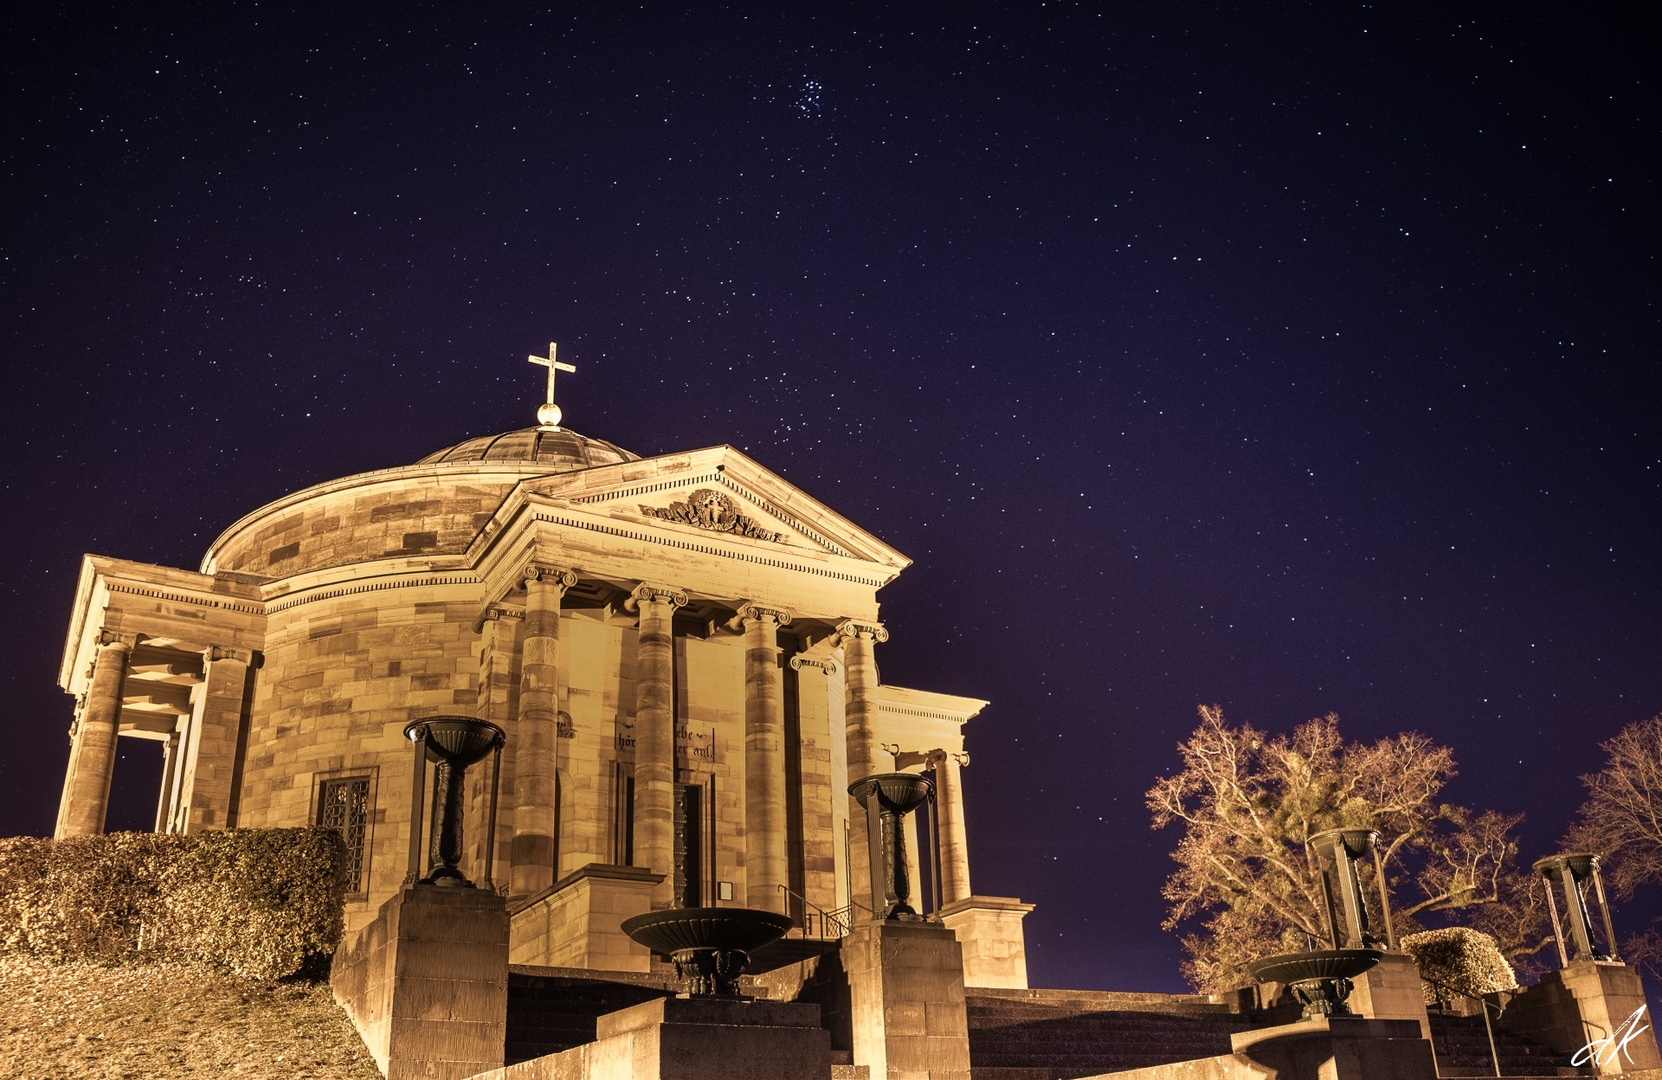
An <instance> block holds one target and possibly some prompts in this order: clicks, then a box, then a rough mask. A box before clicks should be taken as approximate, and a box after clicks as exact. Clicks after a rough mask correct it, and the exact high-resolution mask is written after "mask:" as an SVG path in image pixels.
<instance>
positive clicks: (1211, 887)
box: [1148, 705, 1550, 990]
mask: <svg viewBox="0 0 1662 1080" xmlns="http://www.w3.org/2000/svg"><path fill="white" fill-rule="evenodd" d="M1178 752H1179V754H1180V755H1181V758H1182V764H1183V767H1182V768H1181V769H1180V770H1179V771H1177V772H1176V773H1173V774H1172V775H1170V776H1167V777H1164V778H1162V779H1161V780H1160V781H1159V782H1158V783H1156V784H1155V785H1154V787H1153V788H1152V789H1150V790H1149V792H1148V805H1149V809H1150V810H1152V811H1153V813H1154V827H1155V828H1162V827H1164V826H1167V825H1170V824H1173V823H1181V824H1182V826H1183V836H1182V838H1181V839H1180V840H1179V842H1178V846H1177V850H1176V851H1175V852H1174V853H1173V855H1172V857H1173V859H1175V860H1176V862H1177V865H1178V868H1177V869H1176V870H1175V871H1174V872H1173V873H1172V875H1171V877H1169V878H1168V879H1167V880H1166V883H1165V887H1164V889H1163V895H1164V896H1165V897H1166V899H1167V900H1169V901H1170V902H1171V907H1170V908H1169V910H1168V913H1167V918H1166V922H1165V926H1166V928H1167V929H1170V930H1177V931H1180V932H1183V944H1184V948H1185V950H1186V951H1187V952H1188V954H1189V959H1188V960H1187V961H1186V963H1185V965H1184V974H1185V975H1186V976H1187V978H1188V979H1189V981H1190V982H1191V983H1193V984H1194V985H1195V986H1196V987H1199V988H1201V989H1205V990H1222V989H1226V988H1228V987H1230V986H1236V985H1239V984H1240V983H1241V981H1242V980H1243V975H1242V972H1243V969H1244V968H1245V966H1246V964H1247V963H1248V962H1249V961H1250V960H1252V959H1255V958H1257V957H1260V956H1265V955H1269V954H1272V953H1278V952H1287V951H1294V950H1298V949H1303V948H1306V947H1308V945H1309V944H1310V943H1311V942H1314V941H1319V940H1321V939H1323V938H1325V937H1326V936H1327V927H1326V926H1325V922H1324V919H1325V916H1324V912H1325V905H1324V903H1323V901H1322V891H1321V874H1320V870H1319V869H1318V867H1317V865H1316V862H1315V858H1314V855H1313V853H1312V852H1311V851H1310V850H1309V847H1308V841H1309V839H1310V838H1311V837H1312V836H1314V835H1316V834H1317V833H1320V832H1325V831H1327V830H1328V829H1335V828H1368V829H1377V830H1379V832H1380V834H1381V852H1382V857H1383V862H1384V864H1385V867H1386V874H1387V877H1388V880H1389V881H1390V884H1391V886H1392V888H1393V889H1394V890H1395V891H1396V892H1397V893H1398V894H1399V897H1400V899H1401V901H1402V902H1401V905H1400V907H1399V908H1398V909H1397V912H1398V913H1397V922H1398V924H1399V926H1400V927H1401V928H1403V929H1404V930H1411V929H1416V928H1418V926H1419V925H1420V924H1421V920H1422V919H1423V918H1424V916H1426V915H1428V914H1431V913H1434V912H1447V911H1453V910H1456V909H1483V908H1489V909H1493V910H1492V912H1490V913H1489V914H1488V915H1487V916H1486V918H1485V919H1484V920H1482V921H1484V922H1485V923H1486V924H1488V925H1486V926H1485V927H1484V928H1485V929H1486V930H1489V932H1491V933H1492V932H1493V929H1492V928H1493V926H1495V925H1499V926H1500V927H1501V928H1502V929H1506V930H1509V931H1510V932H1509V933H1507V934H1503V935H1497V936H1500V937H1501V940H1502V941H1503V943H1505V944H1506V945H1510V946H1512V947H1514V948H1516V949H1520V950H1523V951H1532V949H1531V946H1533V948H1539V947H1540V945H1543V944H1545V943H1546V941H1548V940H1550V939H1548V938H1545V937H1544V936H1543V935H1541V934H1540V933H1539V932H1538V928H1537V930H1536V932H1534V933H1531V932H1529V931H1527V930H1524V929H1522V927H1523V926H1524V925H1525V924H1528V923H1529V921H1530V916H1529V912H1528V910H1526V909H1527V897H1528V894H1529V889H1528V884H1527V879H1526V878H1523V877H1522V875H1519V874H1518V873H1517V871H1516V869H1515V865H1514V864H1515V856H1516V854H1517V845H1516V842H1515V841H1514V840H1513V839H1512V838H1511V835H1512V831H1513V830H1514V829H1515V828H1516V826H1517V824H1518V822H1519V821H1520V820H1522V819H1521V816H1520V817H1506V816H1504V815H1500V814H1495V813H1492V812H1491V813H1483V814H1474V813H1473V812H1471V811H1469V810H1466V809H1464V808H1462V807H1458V806H1449V805H1446V804H1443V803H1440V802H1438V800H1437V796H1438V794H1439V793H1440V792H1441V790H1442V788H1443V785H1444V784H1445V783H1446V782H1447V781H1448V780H1449V778H1451V777H1452V776H1453V775H1454V772H1455V770H1454V755H1453V753H1452V752H1451V751H1450V750H1449V749H1448V748H1447V747H1443V746H1438V745H1436V744H1435V743H1433V742H1432V741H1431V740H1430V739H1428V738H1426V737H1425V736H1423V735H1419V734H1417V733H1413V732H1405V733H1403V734H1399V735H1394V736H1391V737H1389V738H1385V739H1380V740H1379V741H1377V742H1374V743H1368V744H1364V743H1355V742H1347V741H1346V740H1345V739H1344V737H1343V736H1342V735H1341V734H1340V733H1339V718H1338V717H1337V716H1335V715H1333V714H1329V715H1327V716H1324V717H1317V718H1315V719H1313V720H1309V721H1306V722H1305V723H1303V724H1300V725H1299V726H1298V727H1297V728H1295V729H1294V730H1293V732H1292V734H1291V735H1278V736H1274V737H1271V736H1268V735H1267V734H1265V733H1264V732H1262V731H1259V730H1257V729H1256V728H1253V727H1252V726H1250V725H1242V726H1239V727H1232V726H1230V724H1229V723H1228V722H1227V721H1225V719H1224V716H1223V710H1222V709H1220V708H1219V707H1218V706H1216V705H1211V706H1204V705H1203V706H1201V708H1200V726H1199V727H1197V728H1196V729H1195V731H1194V733H1193V734H1192V735H1191V736H1190V737H1189V739H1188V740H1187V741H1185V742H1183V743H1181V744H1179V746H1178ZM1364 873H1365V874H1366V875H1368V876H1370V877H1371V871H1369V870H1368V869H1367V868H1364ZM1402 894H1407V895H1406V896H1402ZM1520 901H1522V902H1523V906H1522V907H1520ZM1514 922H1517V923H1519V925H1518V926H1513V925H1512V924H1513V923H1514Z"/></svg>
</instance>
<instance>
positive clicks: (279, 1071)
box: [0, 956, 381, 1080]
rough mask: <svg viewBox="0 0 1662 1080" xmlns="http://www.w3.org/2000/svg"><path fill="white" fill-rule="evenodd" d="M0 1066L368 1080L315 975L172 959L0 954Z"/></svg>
mask: <svg viewBox="0 0 1662 1080" xmlns="http://www.w3.org/2000/svg"><path fill="white" fill-rule="evenodd" d="M0 1017H3V1020H0V1062H3V1063H4V1065H3V1066H0V1071H3V1072H4V1074H5V1075H6V1076H8V1077H12V1078H15V1080H70V1078H75V1080H79V1078H82V1077H88V1078H97V1080H116V1078H129V1077H130V1078H133V1080H138V1078H141V1077H142V1078H145V1080H149V1078H152V1077H162V1078H170V1077H221V1076H228V1077H243V1078H249V1080H254V1078H262V1080H263V1078H271V1080H302V1078H305V1080H379V1077H380V1075H381V1074H380V1073H379V1072H378V1071H377V1070H376V1068H375V1063H374V1061H373V1060H371V1058H370V1056H369V1051H367V1050H365V1049H364V1045H363V1042H362V1041H361V1040H360V1039H359V1038H358V1035H357V1032H355V1031H354V1030H353V1029H352V1023H351V1021H350V1020H348V1019H347V1018H346V1014H345V1013H344V1012H342V1011H341V1009H340V1007H339V1006H337V1005H336V1004H335V1002H334V998H333V996H332V995H331V994H330V992H329V987H328V984H326V983H303V982H286V983H275V984H272V983H254V982H246V981H244V980H241V979H237V978H235V977H233V976H230V975H226V974H224V973H222V972H217V971H213V970H211V969H208V968H201V967H189V966H183V965H175V964H139V965H131V966H126V967H98V966H96V965H92V964H79V963H72V964H47V963H42V962H40V961H37V960H31V959H28V958H24V957H18V956H0Z"/></svg>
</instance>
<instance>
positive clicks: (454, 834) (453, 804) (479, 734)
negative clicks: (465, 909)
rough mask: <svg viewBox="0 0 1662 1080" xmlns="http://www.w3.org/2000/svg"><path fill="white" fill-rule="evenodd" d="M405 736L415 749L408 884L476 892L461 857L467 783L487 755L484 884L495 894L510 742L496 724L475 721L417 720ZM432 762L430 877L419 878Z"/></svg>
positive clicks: (452, 718) (466, 718)
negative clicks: (499, 809) (505, 751)
mask: <svg viewBox="0 0 1662 1080" xmlns="http://www.w3.org/2000/svg"><path fill="white" fill-rule="evenodd" d="M404 737H405V738H406V739H409V740H410V741H411V742H412V743H415V744H416V754H415V779H414V783H413V785H412V793H411V801H412V804H413V805H412V806H411V812H410V870H409V875H408V877H407V879H406V880H407V881H409V882H411V883H414V884H420V885H443V886H448V887H450V888H462V889H471V888H474V887H475V886H474V884H473V882H471V881H469V880H468V879H467V878H466V876H464V875H463V874H462V872H461V870H459V869H458V868H457V864H458V863H459V862H461V858H462V809H463V802H464V799H463V788H462V781H463V779H464V778H465V776H466V775H467V770H468V767H469V766H470V765H476V764H478V763H479V762H481V761H483V760H485V757H486V755H488V754H493V753H494V754H495V755H496V757H495V768H493V769H492V771H491V801H490V814H489V820H488V821H487V823H486V826H485V836H486V843H485V845H484V847H485V872H484V879H483V882H482V885H483V887H484V888H485V889H487V890H490V889H493V888H494V885H493V883H492V882H491V871H492V869H493V867H492V861H493V860H492V853H493V849H494V848H495V847H496V845H495V844H494V843H491V842H490V840H491V838H493V837H495V835H496V798H497V787H498V783H499V781H500V779H501V772H502V769H501V762H502V744H503V743H504V742H505V741H506V738H507V737H506V736H505V735H503V734H502V729H501V728H499V727H497V726H496V725H495V724H492V723H490V722H488V721H485V720H475V719H474V718H473V717H471V716H432V717H428V718H427V719H425V720H416V721H414V722H413V723H411V724H410V725H408V726H407V727H405V729H404ZM428 762H432V763H433V764H434V769H433V821H432V827H431V828H430V829H429V837H430V839H429V847H428V864H427V873H426V874H425V875H424V876H421V877H419V878H418V877H417V875H418V874H420V873H421V824H420V823H421V802H422V796H423V794H424V793H425V791H426V788H427V784H426V779H427V763H428Z"/></svg>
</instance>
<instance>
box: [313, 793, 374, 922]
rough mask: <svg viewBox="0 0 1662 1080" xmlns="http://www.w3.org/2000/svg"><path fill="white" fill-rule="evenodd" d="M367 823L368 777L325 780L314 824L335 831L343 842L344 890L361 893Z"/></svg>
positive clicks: (318, 795)
mask: <svg viewBox="0 0 1662 1080" xmlns="http://www.w3.org/2000/svg"><path fill="white" fill-rule="evenodd" d="M368 822H369V777H367V776H349V777H346V778H344V779H341V780H325V781H323V783H322V784H320V785H319V787H318V793H317V823H318V824H319V825H321V826H323V827H324V828H325V829H335V830H337V831H338V832H339V833H340V835H341V839H342V840H345V841H346V891H347V892H348V893H361V892H363V891H364V889H363V876H364V834H365V833H366V832H367V829H368Z"/></svg>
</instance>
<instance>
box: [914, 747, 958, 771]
mask: <svg viewBox="0 0 1662 1080" xmlns="http://www.w3.org/2000/svg"><path fill="white" fill-rule="evenodd" d="M947 758H951V759H952V760H953V761H956V762H957V763H958V767H959V768H965V767H967V766H968V765H969V754H967V753H965V752H964V751H962V750H960V751H958V752H957V753H956V754H952V753H948V752H947V751H945V750H942V749H941V748H940V747H938V746H937V747H936V748H935V749H933V750H931V751H929V753H927V754H925V755H924V763H925V764H926V765H927V766H928V767H929V768H931V769H933V768H935V767H936V766H938V765H945V764H946V759H947Z"/></svg>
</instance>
